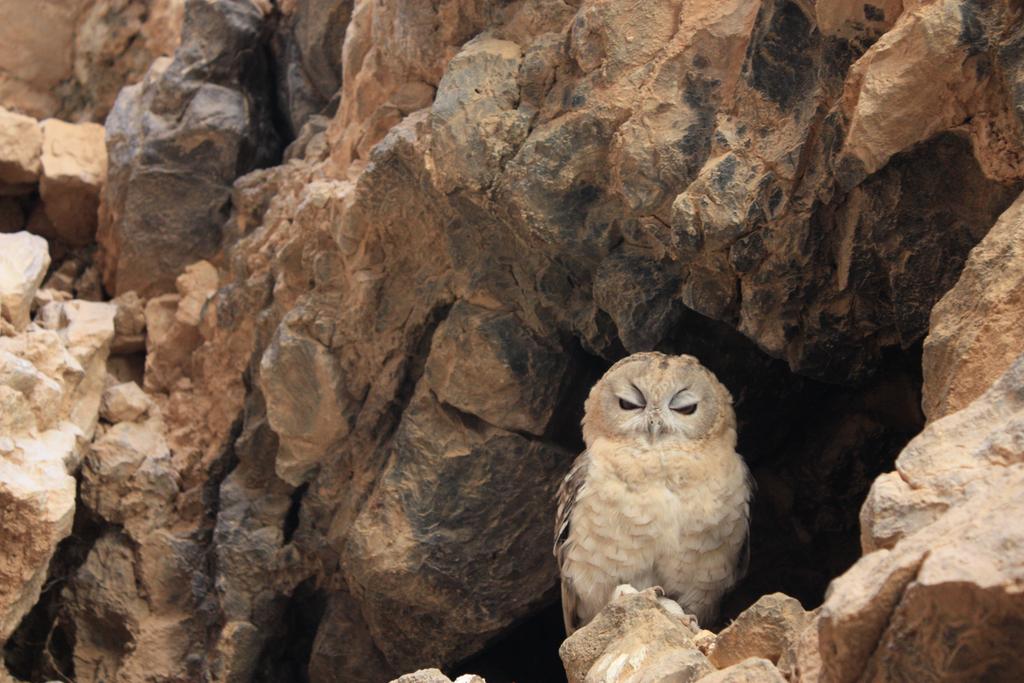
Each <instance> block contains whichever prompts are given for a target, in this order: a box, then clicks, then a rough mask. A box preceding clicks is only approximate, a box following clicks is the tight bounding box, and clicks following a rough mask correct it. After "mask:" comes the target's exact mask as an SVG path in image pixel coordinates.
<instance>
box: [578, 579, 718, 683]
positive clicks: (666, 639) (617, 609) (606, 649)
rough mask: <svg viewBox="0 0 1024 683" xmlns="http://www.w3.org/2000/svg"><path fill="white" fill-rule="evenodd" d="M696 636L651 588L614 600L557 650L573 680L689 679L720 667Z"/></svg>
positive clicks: (633, 681)
mask: <svg viewBox="0 0 1024 683" xmlns="http://www.w3.org/2000/svg"><path fill="white" fill-rule="evenodd" d="M694 635H695V633H694V632H693V631H692V630H691V629H690V627H689V625H688V624H687V623H685V622H684V621H682V620H681V619H679V618H678V617H677V616H675V615H674V614H672V613H670V612H668V611H667V610H666V609H665V608H664V607H662V606H661V604H660V603H659V602H658V597H657V595H656V593H655V591H654V590H653V589H650V590H646V591H642V592H640V593H636V594H632V595H626V596H622V597H620V598H618V599H616V600H614V601H613V602H611V603H609V604H608V606H606V607H605V608H604V609H603V610H601V612H600V613H598V615H597V616H596V617H595V618H594V619H593V621H591V622H590V623H589V624H587V625H586V626H584V627H583V628H581V629H580V630H578V631H576V632H575V633H573V634H572V635H571V636H570V637H569V638H567V639H566V641H565V642H564V643H562V646H561V648H559V651H558V654H559V655H560V656H561V658H562V662H563V663H564V664H565V672H566V675H567V676H568V678H569V683H584V682H586V683H597V682H601V681H607V682H609V683H627V682H628V683H641V682H644V681H662V680H672V681H681V682H684V683H685V682H688V681H697V680H703V679H702V677H703V676H705V675H707V674H709V673H712V672H713V671H714V670H715V669H714V667H713V666H712V665H711V663H710V662H708V660H707V659H706V658H705V657H704V655H703V654H702V653H701V652H700V651H699V650H698V649H697V647H696V646H695V645H694V643H693V637H694Z"/></svg>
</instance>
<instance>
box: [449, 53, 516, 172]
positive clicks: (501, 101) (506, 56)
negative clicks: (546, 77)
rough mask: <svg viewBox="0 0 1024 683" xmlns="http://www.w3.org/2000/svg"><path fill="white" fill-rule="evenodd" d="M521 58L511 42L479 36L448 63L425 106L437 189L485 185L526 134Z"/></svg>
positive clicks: (499, 169) (499, 170)
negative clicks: (429, 103)
mask: <svg viewBox="0 0 1024 683" xmlns="http://www.w3.org/2000/svg"><path fill="white" fill-rule="evenodd" d="M521 60H522V55H521V50H520V48H519V46H518V45H516V44H515V43H513V42H510V41H507V40H495V39H493V38H487V37H480V38H476V39H474V40H471V41H470V42H468V43H466V45H465V46H464V47H463V48H462V50H461V51H460V52H459V54H457V55H456V56H455V57H454V58H453V59H452V60H451V61H450V62H449V63H448V66H447V69H446V70H445V75H444V77H443V78H442V79H441V82H440V83H439V84H438V90H437V96H436V98H435V99H434V104H433V107H432V108H431V128H432V131H433V136H432V138H431V144H432V149H431V151H432V154H433V158H434V163H435V164H436V166H437V171H438V182H439V184H440V187H441V190H442V191H444V192H451V191H452V190H454V189H456V188H466V189H469V190H472V191H476V192H481V191H485V190H487V189H489V188H490V187H491V186H492V185H493V183H494V181H495V179H496V177H497V175H498V174H499V173H500V172H501V169H502V167H503V166H504V164H505V162H506V161H507V160H508V159H509V158H511V156H512V155H513V154H514V153H515V151H516V149H517V148H518V147H519V145H520V144H522V142H523V140H525V139H526V134H527V127H528V125H529V120H530V116H529V115H528V114H527V113H526V112H523V111H518V110H517V105H518V100H519V85H518V83H517V76H518V74H519V65H520V62H521Z"/></svg>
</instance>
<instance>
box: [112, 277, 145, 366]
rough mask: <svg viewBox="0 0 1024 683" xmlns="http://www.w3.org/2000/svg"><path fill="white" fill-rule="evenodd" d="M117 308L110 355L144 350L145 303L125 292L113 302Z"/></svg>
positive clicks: (134, 295)
mask: <svg viewBox="0 0 1024 683" xmlns="http://www.w3.org/2000/svg"><path fill="white" fill-rule="evenodd" d="M113 303H114V305H115V306H117V315H115V316H114V341H113V342H112V343H111V347H110V351H111V353H135V352H137V351H144V350H145V348H146V308H145V302H144V301H142V299H140V298H139V295H138V294H136V293H135V292H125V293H124V294H122V295H121V296H119V297H117V298H116V299H114V301H113Z"/></svg>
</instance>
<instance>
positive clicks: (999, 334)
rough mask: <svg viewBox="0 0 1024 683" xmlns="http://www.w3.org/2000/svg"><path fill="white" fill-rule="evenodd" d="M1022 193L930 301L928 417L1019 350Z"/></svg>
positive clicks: (1023, 280) (981, 384)
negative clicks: (954, 279)
mask: <svg viewBox="0 0 1024 683" xmlns="http://www.w3.org/2000/svg"><path fill="white" fill-rule="evenodd" d="M1022 239H1024V197H1019V198H1018V199H1017V201H1015V202H1014V203H1013V204H1012V205H1011V206H1010V208H1009V209H1007V210H1006V211H1005V212H1004V213H1003V215H1001V216H1000V217H999V220H998V221H997V222H996V224H995V225H994V226H993V227H992V229H991V230H990V231H989V233H988V234H987V235H986V236H985V239H983V240H982V241H981V242H980V243H979V244H978V246H976V247H975V248H974V249H972V250H971V255H970V256H969V257H968V259H967V264H966V265H965V266H964V270H963V273H961V275H960V279H959V280H958V281H957V283H956V286H955V287H953V289H951V290H950V291H949V292H948V293H947V294H946V295H945V296H944V297H942V299H941V300H940V301H939V302H938V303H937V304H935V307H934V308H933V309H932V313H931V322H930V326H929V329H928V336H927V337H926V338H925V341H924V361H923V365H924V386H923V389H922V393H923V396H922V404H923V408H924V412H925V414H926V415H927V416H928V418H929V419H930V420H937V419H939V418H941V417H943V416H945V415H948V414H950V413H952V412H955V411H957V410H960V409H961V408H963V407H965V406H966V405H968V404H970V403H971V402H972V401H974V400H975V399H976V398H978V397H979V396H980V395H981V394H982V393H984V391H985V390H986V389H987V388H988V387H989V386H991V385H992V383H993V382H994V381H995V380H996V379H997V378H998V377H999V376H1000V375H1001V374H1002V373H1003V372H1004V371H1005V370H1006V368H1008V367H1009V366H1010V364H1011V363H1012V362H1013V360H1014V359H1015V358H1016V357H1017V355H1018V354H1019V353H1020V351H1021V349H1024V247H1022V246H1021V241H1022Z"/></svg>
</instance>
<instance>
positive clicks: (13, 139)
mask: <svg viewBox="0 0 1024 683" xmlns="http://www.w3.org/2000/svg"><path fill="white" fill-rule="evenodd" d="M42 147H43V135H42V132H41V131H40V130H39V122H38V121H36V120H35V119H33V118H32V117H30V116H22V115H21V114H17V113H15V112H12V111H8V110H6V109H4V108H3V107H0V183H5V184H9V185H24V184H31V183H35V182H36V181H37V180H38V179H39V169H40V163H39V156H40V154H41V153H42Z"/></svg>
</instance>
